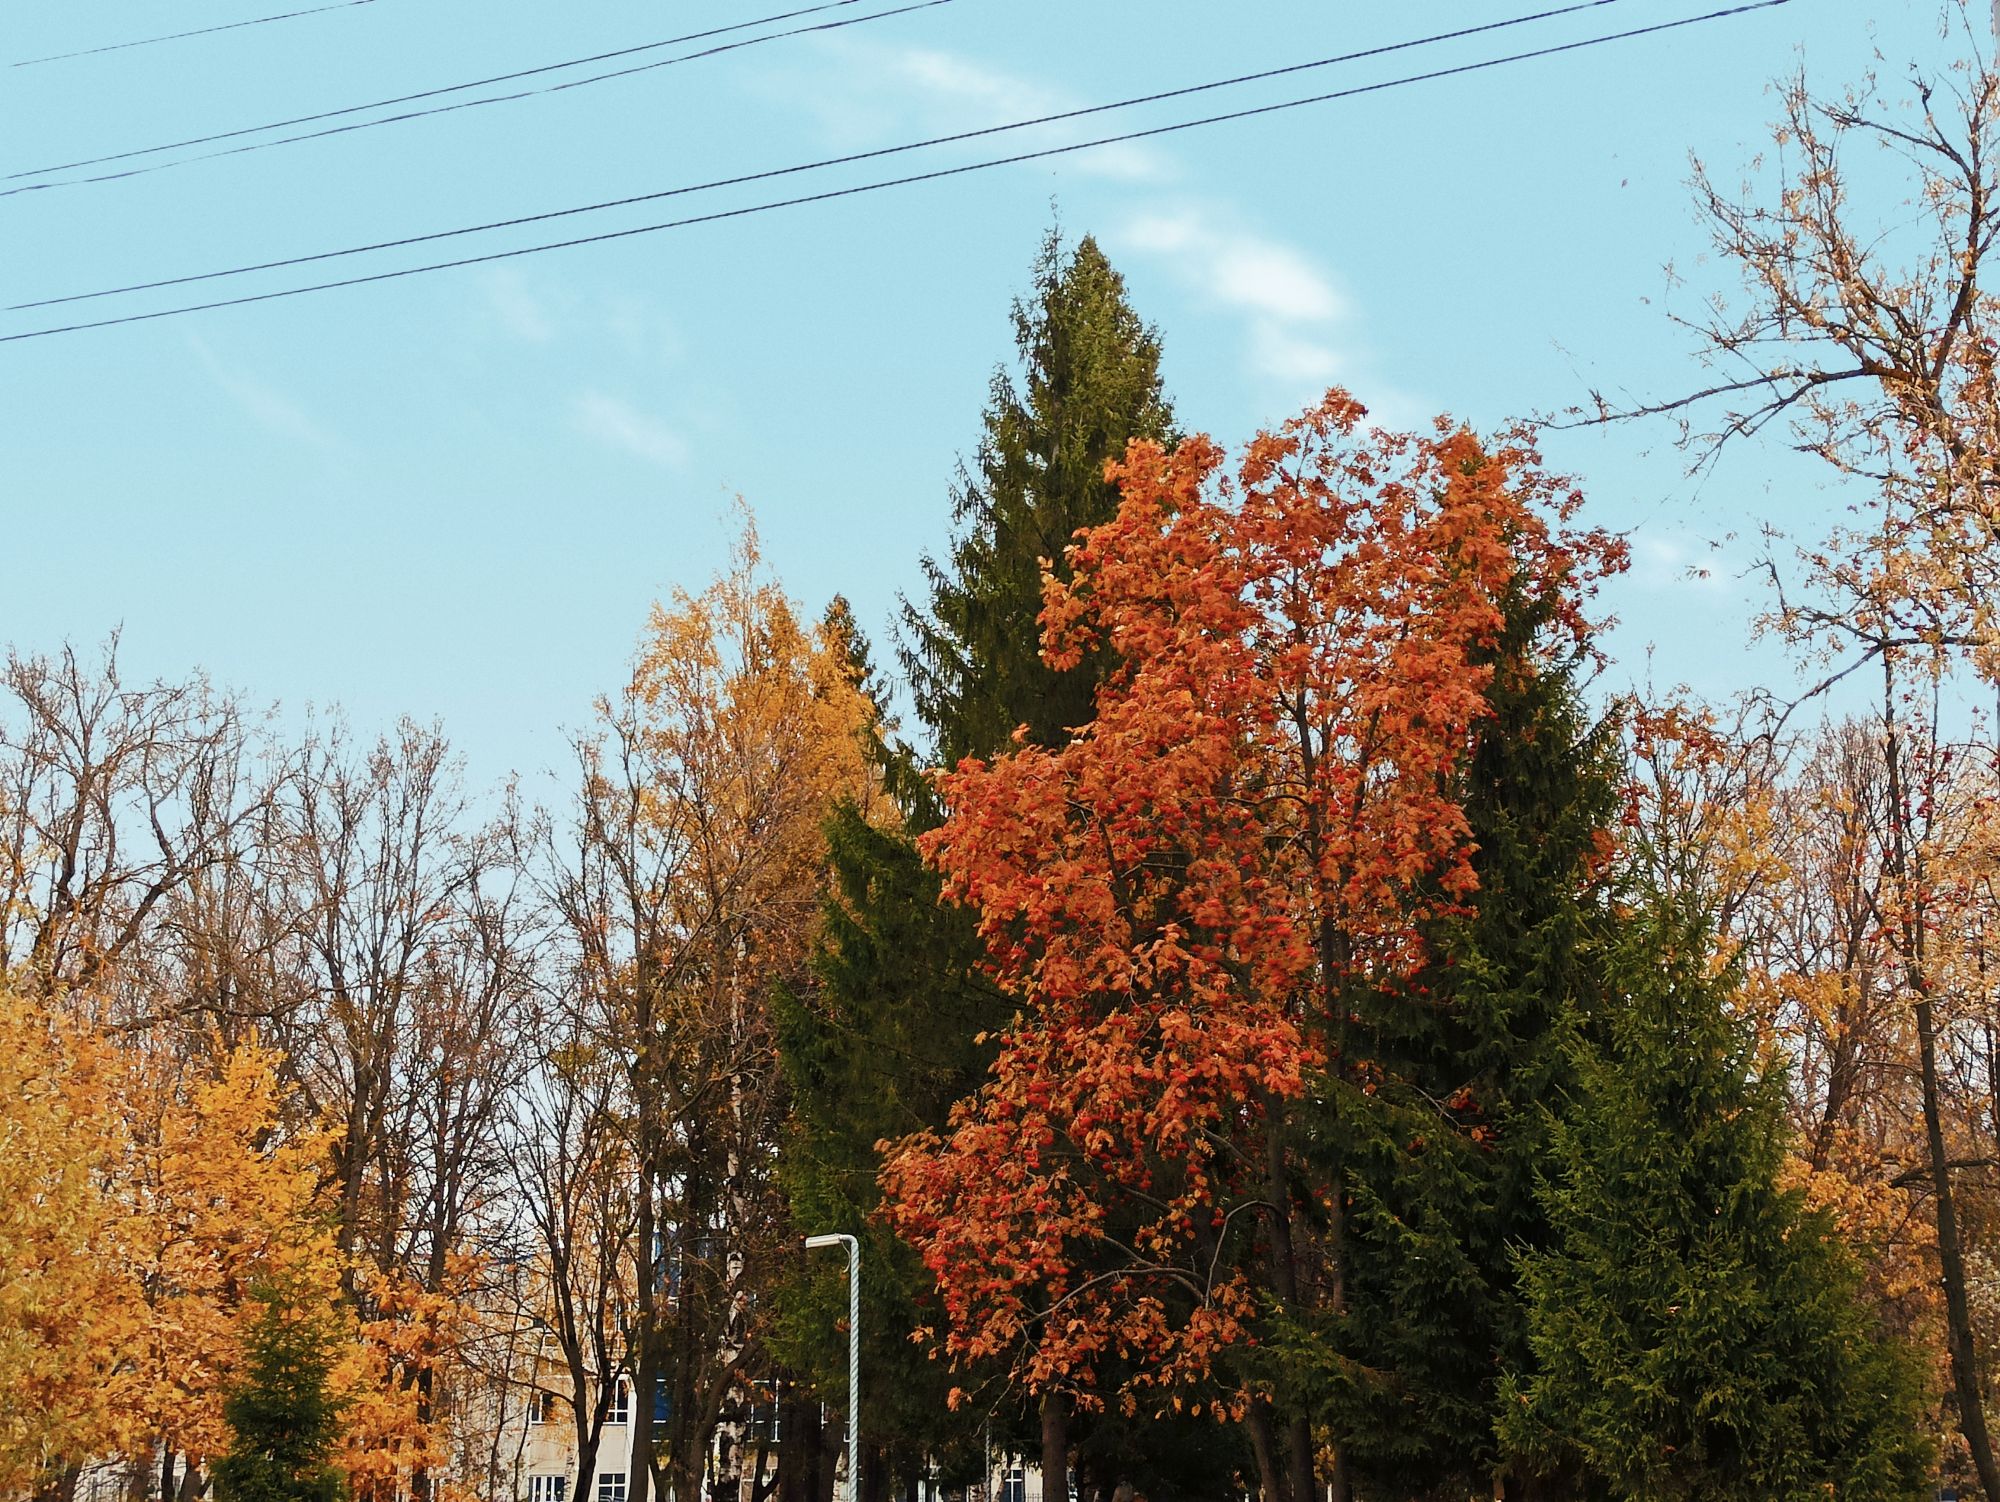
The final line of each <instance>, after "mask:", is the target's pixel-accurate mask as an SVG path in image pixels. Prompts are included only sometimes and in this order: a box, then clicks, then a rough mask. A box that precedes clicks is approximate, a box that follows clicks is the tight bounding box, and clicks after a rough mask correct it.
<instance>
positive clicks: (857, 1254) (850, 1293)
mask: <svg viewBox="0 0 2000 1502" xmlns="http://www.w3.org/2000/svg"><path fill="white" fill-rule="evenodd" d="M829 1246H845V1247H846V1248H847V1502H861V1243H860V1242H859V1241H857V1240H855V1239H854V1238H853V1237H852V1236H845V1235H840V1234H838V1233H836V1234H832V1235H826V1236H808V1237H807V1238H806V1250H807V1251H809V1252H816V1251H818V1250H819V1249H820V1248H821V1247H829Z"/></svg>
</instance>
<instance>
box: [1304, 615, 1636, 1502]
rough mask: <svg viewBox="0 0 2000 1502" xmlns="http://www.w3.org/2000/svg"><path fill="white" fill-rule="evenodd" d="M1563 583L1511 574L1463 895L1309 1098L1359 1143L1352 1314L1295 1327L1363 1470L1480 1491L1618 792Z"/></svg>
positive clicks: (1349, 1281)
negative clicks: (1586, 693) (1564, 635)
mask: <svg viewBox="0 0 2000 1502" xmlns="http://www.w3.org/2000/svg"><path fill="white" fill-rule="evenodd" d="M1556 605H1557V600H1556V598H1555V597H1554V596H1553V595H1549V596H1546V597H1543V598H1529V597H1527V596H1525V595H1517V597H1516V598H1514V599H1513V600H1511V601H1510V602H1509V606H1508V616H1507V621H1506V625H1505V629H1504V631H1503V634H1502V635H1501V637H1500V639H1499V640H1498V641H1497V642H1496V643H1495V644H1494V646H1493V649H1492V651H1491V654H1490V659H1489V666H1490V667H1491V669H1492V673H1493V677H1492V682H1491V684H1490V686H1489V688H1488V690H1487V699H1488V703H1489V705H1490V706H1491V710H1492V714H1491V716H1490V717H1489V718H1488V719H1487V720H1485V721H1484V722H1483V723H1482V724H1481V725H1480V727H1479V730H1478V733H1477V740H1476V743H1475V745H1474V747H1473V750H1472V753H1471V755H1470V756H1468V757H1467V759H1466V761H1465V762H1464V764H1463V766H1462V769H1461V772H1460V774H1459V787H1458V799H1459V802H1460V805H1461V807H1462V808H1463V809H1464V812H1465V815H1466V818H1467V821H1468V823H1469V825H1470V828H1471V835H1472V840H1473V842H1474V844H1475V846H1476V854H1475V856H1474V859H1473V866H1474V870H1475V871H1476V872H1477V874H1478V877H1479V886H1478V889H1477V891H1476V892H1475V893H1474V894H1473V895H1472V896H1471V898H1470V899H1469V910H1468V911H1466V912H1464V913H1463V914H1461V915H1458V916H1454V917H1451V918H1447V919H1444V920H1441V921H1438V922H1435V923H1433V924H1431V925H1430V926H1429V930H1428V932H1427V934H1426V943H1427V951H1428V953H1429V956H1430V959H1429V962H1428V963H1427V964H1426V966H1425V967H1424V968H1423V969H1422V971H1421V972H1420V973H1418V974H1417V975H1416V976H1414V977H1413V978H1412V979H1411V980H1410V981H1409V982H1408V984H1406V985H1404V986H1401V987H1398V988H1397V989H1396V990H1394V991H1393V992H1386V993H1363V994H1357V995H1355V996H1354V997H1353V998H1352V1011H1353V1021H1352V1023H1351V1024H1350V1032H1349V1040H1350V1048H1351V1050H1352V1052H1353V1054H1354V1056H1355V1059H1356V1061H1357V1064H1358V1067H1356V1068H1352V1069H1350V1070H1348V1071H1347V1072H1346V1073H1344V1074H1342V1075H1339V1076H1337V1077H1336V1078H1333V1079H1330V1080H1329V1081H1328V1082H1327V1083H1328V1089H1327V1092H1326V1094H1325V1095H1324V1097H1323V1098H1322V1106H1321V1109H1320V1111H1319V1112H1318V1113H1317V1115H1316V1116H1314V1115H1313V1114H1311V1113H1307V1114H1306V1117H1305V1121H1304V1130H1305V1133H1306V1136H1307V1142H1306V1143H1305V1151H1306V1155H1307V1157H1308V1158H1310V1157H1311V1156H1312V1155H1313V1152H1314V1144H1315V1141H1316V1140H1331V1141H1333V1142H1335V1143H1337V1145H1338V1147H1339V1150H1340V1151H1341V1152H1343V1153H1344V1154H1346V1155H1347V1156H1348V1160H1349V1170H1348V1174H1347V1188H1348V1194H1349V1197H1350V1201H1351V1203H1350V1205H1349V1206H1348V1213H1347V1216H1346V1221H1345V1225H1344V1227H1343V1231H1344V1240H1343V1251H1344V1259H1345V1271H1346V1287H1345V1289H1344V1294H1345V1304H1346V1309H1345V1313H1344V1314H1343V1315H1340V1316H1335V1317H1327V1318H1323V1319H1321V1320H1319V1321H1317V1322H1315V1324H1314V1325H1313V1327H1312V1328H1310V1329H1309V1330H1306V1331H1299V1332H1294V1335H1293V1339H1292V1340H1291V1341H1290V1342H1289V1346H1290V1356H1291V1360H1290V1361H1289V1362H1288V1365H1289V1367H1290V1368H1291V1370H1292V1371H1293V1373H1294V1375H1295V1376H1296V1377H1297V1378H1298V1380H1299V1382H1300V1384H1301V1385H1302V1386H1303V1387H1304V1388H1306V1389H1307V1390H1309V1391H1311V1392H1313V1393H1314V1395H1315V1399H1316V1402H1317V1405H1318V1406H1320V1407H1321V1410H1322V1411H1323V1412H1324V1414H1325V1415H1326V1417H1327V1418H1328V1420H1329V1421H1330V1423H1331V1427H1332V1430H1333V1434H1334V1437H1335V1443H1336V1444H1337V1445H1341V1446H1342V1447H1344V1448H1345V1450H1346V1452H1347V1458H1348V1469H1349V1474H1350V1477H1351V1479H1352V1481H1353V1482H1354V1483H1355V1484H1356V1485H1357V1486H1358V1487H1359V1488H1361V1489H1362V1490H1363V1491H1367V1490H1368V1489H1369V1488H1370V1487H1389V1488H1393V1489H1394V1493H1395V1494H1396V1495H1409V1496H1428V1495H1433V1494H1435V1495H1439V1496H1446V1495H1449V1496H1454V1497H1456V1496H1464V1495H1469V1494H1471V1493H1473V1492H1477V1491H1484V1490H1486V1489H1487V1488H1488V1487H1490V1486H1491V1484H1492V1480H1493V1476H1494V1473H1495V1470H1496V1467H1497V1465H1498V1456H1497V1453H1496V1446H1495V1442H1494V1438H1493V1419H1492V1415H1493V1407H1494V1401H1495V1394H1496V1391H1497V1388H1498V1384H1499V1381H1500V1379H1501V1375H1502V1373H1503V1371H1504V1370H1507V1369H1511V1368H1512V1367H1513V1366H1514V1365H1515V1364H1516V1360H1517V1356H1518V1353H1519V1352H1520V1350H1521V1349H1522V1346H1523V1342H1524V1339H1525V1337H1524V1334H1523V1328H1522V1326H1523V1315H1522V1312H1521V1308H1520V1301H1519V1298H1518V1295H1517V1293H1516V1274H1515V1270H1514V1267H1513V1265H1512V1263H1511V1261H1510V1249H1511V1248H1514V1247H1517V1246H1521V1245H1529V1246H1539V1245H1541V1244H1543V1243H1544V1242H1545V1241H1546V1239H1547V1236H1546V1231H1545V1228H1544V1226H1543V1223H1542V1215H1541V1211H1540V1207H1539V1205H1538V1204H1537V1202H1536V1199H1535V1195H1534V1174H1535V1170H1536V1167H1537V1165H1538V1164H1539V1163H1540V1162H1541V1160H1542V1158H1543V1155H1544V1154H1545V1151H1546V1139H1547V1130H1546V1121H1547V1111H1546V1109H1545V1108H1546V1106H1547V1105H1548V1103H1549V1102H1550V1101H1551V1100H1552V1099H1553V1098H1554V1093H1555V1092H1556V1091H1557V1089H1558V1088H1559V1087H1560V1085H1561V1083H1562V1079H1563V1076H1564V1069H1565V1059H1566V1053H1565V1040H1566V1037H1567V1027H1568V1023H1569V1019H1570V1018H1571V1016H1572V1015H1573V1014H1574V1011H1575V1008H1576V1007H1577V1006H1578V1005H1580V1004H1581V1002H1582V1000H1583V998H1585V997H1587V996H1588V995H1589V994H1590V993H1591V991H1592V988H1593V987H1594V985H1595V984H1596V977H1595V976H1594V975H1593V974H1592V973H1591V971H1590V968H1589V965H1588V962H1587V956H1588V954H1589V953H1590V938H1591V935H1592V934H1593V933H1595V932H1596V930H1597V928H1598V926H1599V924H1600V923H1601V914H1602V911H1603V894H1602V892H1601V890H1600V886H1601V882H1602V877H1601V875H1600V868H1601V866H1602V864H1603V862H1602V848H1603V847H1602V842H1603V840H1604V839H1605V837H1606V835H1605V831H1606V830H1607V829H1608V828H1609V827H1610V825H1611V823H1612V821H1613V819H1614V818H1615V816H1616V812H1617V803H1618V791H1617V790H1618V776H1617V774H1618V763H1617V748H1616V744H1615V738H1614V736H1613V734H1612V730H1611V726H1610V725H1609V724H1608V723H1603V722H1593V721H1592V720H1591V718H1590V717H1589V716H1588V714H1587V713H1586V711H1585V709H1584V706H1583V704H1582V701H1581V698H1580V695H1579V691H1578V682H1577V680H1578V676H1579V674H1580V672H1581V670H1582V669H1583V667H1584V666H1585V665H1586V662H1585V659H1584V658H1583V657H1581V656H1580V655H1577V654H1576V653H1575V651H1574V649H1571V652H1570V655H1568V656H1566V657H1557V656H1553V655H1552V648H1551V645H1550V643H1551V640H1552V639H1554V637H1555V635H1556V634H1555V633H1553V632H1551V631H1550V629H1549V627H1550V625H1551V620H1552V612H1553V611H1554V609H1555V608H1556Z"/></svg>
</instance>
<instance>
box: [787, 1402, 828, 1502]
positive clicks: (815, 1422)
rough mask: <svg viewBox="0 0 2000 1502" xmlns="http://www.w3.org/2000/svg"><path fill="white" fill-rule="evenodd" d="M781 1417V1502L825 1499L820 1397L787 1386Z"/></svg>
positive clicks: (818, 1501) (805, 1501)
mask: <svg viewBox="0 0 2000 1502" xmlns="http://www.w3.org/2000/svg"><path fill="white" fill-rule="evenodd" d="M784 1394H785V1396H784V1398H783V1400H782V1401H781V1402H780V1404H779V1408H778V1413H779V1415H780V1417H779V1420H778V1428H779V1439H778V1502H822V1499H821V1497H820V1492H819V1440H820V1422H819V1400H818V1399H816V1398H808V1397H805V1396H804V1395H802V1394H801V1393H800V1392H799V1390H798V1387H797V1385H796V1384H795V1383H791V1382H787V1383H786V1384H785V1386H784Z"/></svg>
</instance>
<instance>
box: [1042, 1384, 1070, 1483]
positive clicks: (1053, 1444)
mask: <svg viewBox="0 0 2000 1502" xmlns="http://www.w3.org/2000/svg"><path fill="white" fill-rule="evenodd" d="M1042 1502H1069V1401H1068V1399H1066V1398H1064V1397H1063V1395H1062V1394H1061V1393H1059V1392H1054V1391H1050V1392H1045V1393H1043V1394H1042Z"/></svg>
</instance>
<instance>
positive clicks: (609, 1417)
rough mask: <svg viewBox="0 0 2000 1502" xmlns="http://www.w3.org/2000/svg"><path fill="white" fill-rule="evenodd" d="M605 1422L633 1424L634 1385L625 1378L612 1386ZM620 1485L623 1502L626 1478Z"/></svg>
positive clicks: (620, 1478) (620, 1496)
mask: <svg viewBox="0 0 2000 1502" xmlns="http://www.w3.org/2000/svg"><path fill="white" fill-rule="evenodd" d="M604 1422H605V1423H607V1424H629V1423H631V1422H632V1385H631V1384H630V1383H629V1382H627V1381H626V1380H625V1379H624V1378H623V1377H620V1378H619V1379H618V1381H617V1382H615V1383H614V1384H612V1388H611V1409H610V1411H609V1412H608V1413H606V1414H605V1415H604ZM618 1485H619V1487H620V1490H619V1493H618V1496H619V1498H620V1502H623V1498H624V1496H625V1493H624V1490H623V1488H624V1485H625V1478H624V1477H622V1476H621V1477H619V1478H618ZM598 1495H599V1496H600V1497H601V1496H603V1492H602V1491H601V1490H600V1491H599V1492H598Z"/></svg>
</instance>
